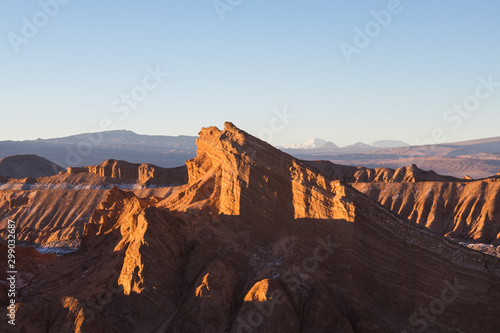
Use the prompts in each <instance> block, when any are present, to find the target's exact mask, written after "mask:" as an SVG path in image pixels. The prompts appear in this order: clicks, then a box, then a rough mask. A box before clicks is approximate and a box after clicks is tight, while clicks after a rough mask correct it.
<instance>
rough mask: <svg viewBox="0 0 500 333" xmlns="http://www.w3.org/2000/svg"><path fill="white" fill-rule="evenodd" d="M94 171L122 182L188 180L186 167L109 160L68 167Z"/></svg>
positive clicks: (170, 183)
mask: <svg viewBox="0 0 500 333" xmlns="http://www.w3.org/2000/svg"><path fill="white" fill-rule="evenodd" d="M85 172H88V173H92V174H96V175H99V176H101V177H109V178H115V179H119V180H120V181H121V182H124V183H125V182H129V183H138V184H144V185H154V184H156V185H165V186H174V185H183V184H185V183H186V182H187V173H186V167H184V166H181V167H177V168H161V167H158V166H155V165H151V164H133V163H128V162H125V161H117V160H108V161H105V162H103V163H101V164H99V165H91V166H87V167H76V168H72V167H69V168H68V173H70V174H78V173H85Z"/></svg>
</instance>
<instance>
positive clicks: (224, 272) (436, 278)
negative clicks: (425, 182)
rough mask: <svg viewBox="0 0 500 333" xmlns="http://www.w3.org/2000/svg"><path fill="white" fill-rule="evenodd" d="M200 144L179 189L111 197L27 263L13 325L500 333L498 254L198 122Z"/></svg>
mask: <svg viewBox="0 0 500 333" xmlns="http://www.w3.org/2000/svg"><path fill="white" fill-rule="evenodd" d="M197 144H198V147H199V151H198V156H197V157H196V158H195V159H193V160H191V161H189V162H188V170H189V177H190V178H189V183H188V184H186V185H184V186H183V187H180V188H179V189H178V190H177V191H176V192H174V193H172V194H171V195H170V196H169V197H167V198H165V199H161V198H158V197H155V196H150V197H142V198H139V197H137V196H136V195H134V194H133V193H131V192H129V191H122V190H118V189H113V190H111V191H109V192H107V195H106V198H105V199H104V200H103V201H102V202H101V204H99V205H98V207H97V208H96V209H95V210H94V212H93V214H92V217H91V218H90V220H89V222H88V223H87V224H86V225H85V232H84V236H83V240H82V246H81V248H80V250H79V251H78V252H76V253H73V254H69V255H66V256H63V257H60V258H48V259H47V260H43V261H41V260H36V259H33V261H32V265H35V266H36V267H35V268H36V269H35V271H37V272H38V271H39V272H43V273H41V274H40V275H37V277H36V278H34V279H31V280H27V281H29V282H28V283H27V284H26V285H25V286H24V288H23V289H22V290H21V291H20V295H19V298H18V302H19V308H18V316H19V317H18V320H19V323H20V326H19V327H17V328H19V329H21V330H22V329H25V330H26V331H30V332H42V331H43V332H44V331H47V330H49V331H56V332H66V331H68V332H251V331H254V332H318V331H320V332H394V333H396V332H397V333H400V332H424V331H428V332H456V331H460V330H462V331H464V332H498V331H499V330H500V322H499V321H498V313H499V312H500V260H499V259H498V258H495V257H491V256H488V255H485V254H483V253H480V252H477V251H473V250H471V249H468V248H466V247H463V246H460V245H458V244H455V243H452V242H450V241H448V240H446V239H445V238H443V237H441V236H439V235H437V234H435V233H433V232H430V231H428V230H426V229H424V228H422V227H419V226H418V225H415V224H414V223H412V222H410V221H409V220H407V219H405V218H403V217H400V216H398V215H396V214H395V213H393V212H391V211H390V210H388V209H386V208H384V207H383V206H381V205H379V204H378V203H376V202H375V201H372V200H371V199H369V198H368V197H367V196H365V195H363V194H361V193H359V192H358V191H356V190H354V189H353V188H351V187H350V186H348V185H346V184H344V183H342V182H340V181H333V180H330V179H329V178H328V177H325V176H324V175H322V174H320V173H319V172H317V171H316V170H315V169H314V168H311V167H310V166H308V165H306V164H304V163H303V162H301V161H298V160H295V159H293V158H292V157H290V156H289V155H286V154H284V153H281V152H279V151H278V150H276V149H274V148H273V147H271V146H269V145H267V144H266V143H264V142H262V141H260V140H258V139H256V138H254V137H251V136H250V135H248V134H247V133H245V132H243V131H241V130H239V129H238V128H236V127H235V126H234V125H232V124H230V123H227V124H226V126H225V130H224V131H220V130H218V129H216V128H213V127H212V128H207V129H203V130H202V131H201V132H200V138H199V139H198V142H197ZM2 253H3V252H2ZM2 263H3V261H2ZM42 267H43V269H42ZM0 271H5V269H4V267H0ZM2 305H3V306H5V303H2ZM4 310H5V309H4ZM429 314H430V315H431V317H429V316H428V315H429ZM5 325H7V324H6V323H5V321H2V322H0V330H5V329H7V326H5Z"/></svg>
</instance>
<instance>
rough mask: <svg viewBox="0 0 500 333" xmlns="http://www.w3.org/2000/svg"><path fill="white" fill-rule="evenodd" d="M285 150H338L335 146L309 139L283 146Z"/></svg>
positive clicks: (328, 142)
mask: <svg viewBox="0 0 500 333" xmlns="http://www.w3.org/2000/svg"><path fill="white" fill-rule="evenodd" d="M283 148H285V149H319V148H338V146H337V145H336V144H334V143H333V142H330V141H325V140H321V139H311V140H307V141H306V142H303V143H292V144H290V145H287V146H284V147H283Z"/></svg>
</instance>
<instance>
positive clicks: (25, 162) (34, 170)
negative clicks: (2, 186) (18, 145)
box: [0, 155, 64, 178]
mask: <svg viewBox="0 0 500 333" xmlns="http://www.w3.org/2000/svg"><path fill="white" fill-rule="evenodd" d="M61 171H64V169H63V168H62V167H60V166H59V165H57V164H55V163H53V162H51V161H49V160H47V159H45V158H43V157H40V156H37V155H15V156H9V157H4V158H2V159H0V176H2V177H5V178H26V177H31V178H38V177H49V176H53V175H57V174H58V173H59V172H61Z"/></svg>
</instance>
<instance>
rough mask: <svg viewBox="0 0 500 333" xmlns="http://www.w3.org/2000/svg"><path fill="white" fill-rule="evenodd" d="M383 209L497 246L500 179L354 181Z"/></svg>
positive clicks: (444, 232) (446, 232)
mask: <svg viewBox="0 0 500 333" xmlns="http://www.w3.org/2000/svg"><path fill="white" fill-rule="evenodd" d="M353 186H354V187H355V188H356V189H357V190H359V191H360V192H362V193H365V194H366V195H368V196H369V197H370V198H372V199H373V200H376V201H378V202H380V203H381V204H382V205H384V206H385V207H386V208H388V209H390V210H392V211H394V212H396V213H398V214H400V215H402V216H404V217H407V218H408V219H410V220H411V221H413V222H415V223H418V224H419V225H422V226H426V227H427V228H429V229H431V230H433V231H435V232H437V233H439V234H441V235H445V236H446V237H452V238H459V239H463V240H468V241H474V242H479V243H491V244H493V245H497V246H498V245H500V182H499V181H492V180H491V179H490V180H485V181H475V182H467V183H462V182H450V183H445V182H422V183H356V184H353Z"/></svg>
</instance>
